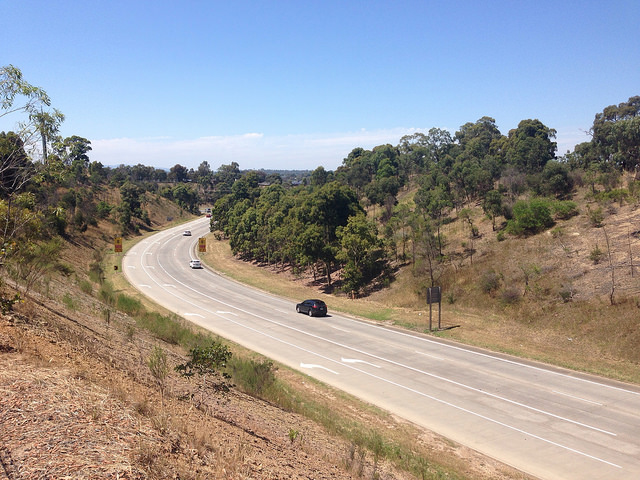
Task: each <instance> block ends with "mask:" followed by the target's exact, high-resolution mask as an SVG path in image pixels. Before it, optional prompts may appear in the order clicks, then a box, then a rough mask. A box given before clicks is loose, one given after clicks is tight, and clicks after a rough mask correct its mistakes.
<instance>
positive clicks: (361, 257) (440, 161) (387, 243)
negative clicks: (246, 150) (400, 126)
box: [211, 97, 640, 292]
mask: <svg viewBox="0 0 640 480" xmlns="http://www.w3.org/2000/svg"><path fill="white" fill-rule="evenodd" d="M639 114H640V97H632V98H630V99H629V101H628V102H624V103H621V104H620V105H618V106H611V107H607V108H606V109H605V110H604V112H603V113H601V114H600V113H599V114H597V115H596V118H595V120H594V124H593V128H592V140H591V141H589V142H585V143H583V144H580V145H578V146H577V147H576V149H575V151H574V152H573V153H567V155H565V156H563V157H559V158H558V157H557V156H556V149H557V146H556V143H555V141H554V139H555V135H556V132H555V130H553V129H552V128H549V127H547V126H545V125H544V124H543V123H542V122H540V121H539V120H535V119H526V120H522V121H521V122H520V123H519V124H518V126H517V128H515V129H513V130H511V131H509V132H508V134H507V135H503V134H502V133H501V132H500V130H499V129H498V127H497V125H496V124H495V120H494V119H492V118H490V117H482V118H481V119H479V120H478V121H476V122H475V123H466V124H464V125H462V126H461V127H460V129H459V130H458V131H457V132H455V134H454V135H452V134H451V133H450V132H448V131H446V130H443V129H439V128H432V129H431V130H429V132H428V133H427V134H423V133H416V134H413V135H408V136H405V137H402V138H401V139H400V142H399V143H398V145H396V146H393V145H389V144H387V145H380V146H377V147H375V148H373V149H372V150H365V149H363V148H354V149H353V150H352V151H351V152H350V153H349V155H348V156H347V157H346V158H345V159H344V160H343V163H342V165H341V166H340V167H339V168H338V169H336V171H335V172H327V171H325V170H324V169H323V168H322V167H319V168H318V169H316V170H315V171H313V172H312V173H311V174H310V176H309V177H308V178H307V179H306V182H305V184H304V185H302V186H295V187H289V188H284V187H283V185H282V182H281V181H278V178H277V177H276V178H275V179H271V181H268V182H266V184H267V185H269V186H266V187H265V186H263V187H261V186H260V185H261V184H260V183H259V182H260V181H261V180H262V181H264V180H265V179H264V178H260V177H259V176H258V174H257V173H256V172H246V173H244V174H243V175H238V176H236V178H235V180H234V183H231V184H227V186H226V188H227V189H228V190H230V191H229V192H228V193H226V194H225V195H223V196H222V197H220V198H218V200H217V201H216V202H215V205H214V208H213V216H212V222H211V228H212V230H213V231H218V232H221V234H223V235H225V236H227V237H228V238H229V240H230V243H231V247H232V249H233V252H234V253H235V254H237V255H239V256H241V257H243V258H245V259H248V260H256V261H260V262H270V263H280V264H282V265H288V266H292V267H293V268H294V269H304V268H311V269H312V270H313V271H314V274H315V272H316V270H317V269H318V267H320V268H321V269H322V271H323V273H324V274H325V275H326V279H327V280H326V281H327V283H328V284H330V283H331V273H332V272H333V271H335V270H337V269H341V280H342V282H343V283H342V287H343V288H344V289H345V290H347V291H349V292H351V291H358V290H361V289H364V288H366V287H367V286H371V282H372V281H373V280H374V279H376V278H378V279H381V280H383V281H386V280H388V279H389V274H390V270H389V265H390V264H391V263H392V262H393V261H399V262H410V263H411V264H412V265H413V268H414V271H415V272H416V273H417V274H419V275H427V276H428V277H429V280H430V283H431V284H434V282H435V281H436V279H437V277H438V275H439V274H440V273H441V271H442V269H443V268H444V266H445V264H446V260H447V259H446V255H445V246H446V241H447V240H446V238H444V237H443V235H442V234H441V228H440V227H441V226H442V225H443V224H444V223H446V222H449V221H451V219H452V216H451V213H452V212H456V213H457V216H458V218H460V219H462V220H463V221H466V222H467V223H468V225H469V231H470V237H471V238H473V236H474V235H476V234H477V228H476V227H475V226H474V225H473V221H472V219H471V215H470V214H469V210H468V209H467V208H464V207H465V205H469V204H474V203H475V204H480V205H481V206H482V209H483V211H484V213H485V214H486V215H487V216H488V217H489V218H490V219H491V220H492V222H493V225H494V230H498V232H497V235H498V238H499V239H503V238H504V236H505V235H506V234H512V235H527V234H532V233H536V232H539V231H541V230H544V229H546V228H549V227H550V226H552V225H553V224H554V221H555V220H556V219H566V218H568V217H570V216H572V215H575V214H576V213H577V210H576V207H575V204H573V202H571V201H570V199H569V197H570V195H571V192H572V191H573V189H574V187H575V185H576V183H582V182H589V183H591V184H592V185H594V188H595V185H596V184H599V185H602V186H603V187H604V189H605V190H612V189H614V188H615V187H617V185H616V182H617V181H618V179H619V178H620V172H621V171H623V170H626V171H637V169H638V166H639V162H640V155H639V146H640V115H639ZM228 168H229V167H224V169H228ZM634 185H636V184H634ZM410 186H411V187H414V188H415V195H414V196H413V201H412V202H402V203H398V194H399V192H401V191H404V190H406V189H407V188H409V187H410ZM631 187H633V185H632V186H631ZM337 205H341V206H342V208H340V209H338V208H336V206H337ZM366 208H368V209H369V211H370V212H373V213H374V214H373V215H369V216H365V215H364V211H365V209H366ZM499 217H501V218H503V219H504V221H502V222H501V223H500V224H499V225H496V219H497V218H499ZM356 239H357V241H356ZM469 254H470V255H471V254H472V249H469Z"/></svg>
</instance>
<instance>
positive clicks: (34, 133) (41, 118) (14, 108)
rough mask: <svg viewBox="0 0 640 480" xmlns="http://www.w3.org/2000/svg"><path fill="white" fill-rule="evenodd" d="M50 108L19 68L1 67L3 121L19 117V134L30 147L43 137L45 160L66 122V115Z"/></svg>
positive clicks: (11, 66) (0, 88)
mask: <svg viewBox="0 0 640 480" xmlns="http://www.w3.org/2000/svg"><path fill="white" fill-rule="evenodd" d="M19 99H21V101H19ZM50 106H51V99H50V98H49V95H47V93H46V92H45V91H44V90H43V89H42V88H40V87H36V86H33V85H31V84H30V83H28V82H27V81H26V80H25V79H24V78H23V76H22V72H21V71H20V70H19V69H18V68H16V67H14V66H13V65H7V66H4V67H1V68H0V118H2V117H4V116H7V115H12V114H16V115H18V116H20V117H21V119H20V120H19V123H18V125H19V129H18V131H16V132H15V133H16V135H17V136H18V137H19V138H20V139H21V140H22V144H23V145H24V146H28V147H29V148H31V147H32V146H34V142H35V141H36V139H37V138H40V139H41V140H42V146H43V152H42V155H43V159H44V160H45V161H46V157H47V155H46V145H47V141H48V140H49V139H52V138H53V137H54V136H55V135H56V134H57V132H58V129H59V127H60V124H61V123H62V122H63V121H64V115H63V114H62V113H61V112H60V111H58V110H56V109H52V110H49V107H50Z"/></svg>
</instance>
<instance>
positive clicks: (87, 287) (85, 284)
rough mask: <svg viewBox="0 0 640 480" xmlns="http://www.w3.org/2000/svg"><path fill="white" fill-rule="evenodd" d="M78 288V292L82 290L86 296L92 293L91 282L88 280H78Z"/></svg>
mask: <svg viewBox="0 0 640 480" xmlns="http://www.w3.org/2000/svg"><path fill="white" fill-rule="evenodd" d="M78 286H79V287H80V290H82V291H83V292H84V293H86V294H87V295H91V294H92V293H93V285H91V282H90V281H89V280H80V283H79V284H78Z"/></svg>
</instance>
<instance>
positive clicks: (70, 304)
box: [62, 293, 78, 310]
mask: <svg viewBox="0 0 640 480" xmlns="http://www.w3.org/2000/svg"><path fill="white" fill-rule="evenodd" d="M62 303H63V304H64V306H65V307H67V308H68V309H69V310H77V309H78V304H77V303H76V301H75V300H74V298H73V297H72V296H71V295H69V293H65V294H64V297H62Z"/></svg>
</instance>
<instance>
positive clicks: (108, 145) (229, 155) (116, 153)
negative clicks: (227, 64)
mask: <svg viewBox="0 0 640 480" xmlns="http://www.w3.org/2000/svg"><path fill="white" fill-rule="evenodd" d="M416 131H426V129H417V128H395V129H389V130H373V131H368V130H365V129H362V130H359V131H355V132H346V133H329V134H305V135H282V136H269V135H265V134H262V133H246V134H242V135H230V136H207V137H200V138H194V139H171V138H143V139H134V138H113V139H100V140H92V141H91V146H92V149H93V150H92V152H91V160H94V161H98V162H100V163H102V164H103V165H120V164H125V165H136V164H143V165H152V166H155V167H157V168H171V167H173V166H174V165H176V164H180V165H183V166H186V167H188V168H194V169H195V168H197V167H198V165H200V163H202V162H203V161H207V162H209V165H211V167H212V168H213V169H216V168H218V167H219V166H220V165H228V164H230V163H231V162H237V163H238V164H239V165H240V168H241V169H243V170H248V169H253V168H256V169H259V168H265V169H292V170H314V169H315V168H317V167H319V166H323V167H325V168H326V169H328V170H335V169H336V168H337V167H338V166H340V165H341V164H342V160H343V158H345V157H346V156H347V155H348V154H349V152H350V151H351V150H353V149H354V148H356V147H362V148H365V149H371V148H373V147H375V146H376V145H382V144H385V143H390V144H392V145H396V144H397V143H398V142H399V140H400V138H401V137H402V136H403V135H407V134H410V133H415V132H416Z"/></svg>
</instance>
